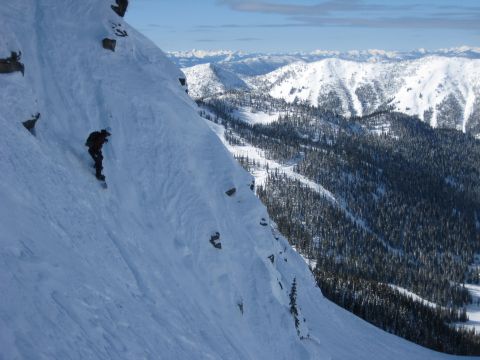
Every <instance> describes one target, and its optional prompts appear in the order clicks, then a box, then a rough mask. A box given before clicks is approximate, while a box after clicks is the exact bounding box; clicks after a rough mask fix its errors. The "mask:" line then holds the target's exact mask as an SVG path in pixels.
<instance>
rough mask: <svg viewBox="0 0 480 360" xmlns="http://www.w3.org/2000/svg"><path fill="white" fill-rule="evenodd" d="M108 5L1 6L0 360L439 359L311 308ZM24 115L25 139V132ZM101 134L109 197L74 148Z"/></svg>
mask: <svg viewBox="0 0 480 360" xmlns="http://www.w3.org/2000/svg"><path fill="white" fill-rule="evenodd" d="M132 3H133V4H132V5H131V6H136V4H135V2H132ZM110 5H111V3H110V2H109V1H107V0H82V1H73V0H42V1H38V0H15V1H4V2H3V3H2V6H1V7H0V31H1V34H2V37H1V38H0V57H4V56H7V55H9V52H10V51H11V50H21V51H22V53H23V59H22V60H23V62H24V63H25V67H26V73H25V77H22V75H21V74H20V73H16V74H8V75H5V74H2V75H0V97H1V101H0V125H1V131H0V294H1V295H0V359H2V360H11V359H35V360H42V359H49V360H50V359H62V360H65V359H115V360H119V359H135V360H136V359H262V360H263V359H355V360H359V359H443V358H445V359H446V358H450V357H449V356H446V355H442V354H439V353H435V352H433V351H429V350H426V349H423V348H421V347H419V346H416V345H414V344H412V343H409V342H407V341H405V340H402V339H400V338H398V337H395V336H393V335H390V334H387V333H385V332H383V331H381V330H378V329H376V328H375V327H373V326H371V325H369V324H367V323H365V322H363V321H362V320H359V319H357V318H355V317H354V316H353V315H351V314H349V313H348V312H346V311H344V310H342V309H340V308H339V307H337V306H335V305H333V304H332V303H330V302H329V301H327V300H325V299H324V298H323V297H322V294H321V292H320V290H319V289H318V288H317V287H316V286H315V283H314V280H313V278H312V275H311V273H310V272H309V270H308V268H307V266H306V264H305V263H304V261H303V260H302V258H301V257H300V256H299V255H298V254H296V253H295V252H294V251H293V250H292V249H291V248H289V247H288V244H287V242H286V240H285V239H283V238H282V237H279V239H278V240H276V239H275V236H274V235H273V234H272V228H270V227H268V226H267V227H264V226H260V225H259V222H260V220H261V218H262V217H264V218H267V219H268V216H267V213H266V210H265V208H264V207H263V206H262V205H261V203H260V202H259V200H258V199H257V198H256V197H255V196H254V194H253V193H252V192H251V191H250V189H249V188H248V184H249V183H250V181H251V178H250V176H249V175H248V174H247V173H246V172H244V171H243V170H242V169H241V168H240V166H239V165H238V164H236V162H235V161H234V159H233V158H232V157H231V155H229V154H228V152H227V150H226V149H225V148H224V146H223V145H222V143H221V142H220V140H219V139H218V138H217V136H216V135H215V133H214V132H213V131H211V130H210V129H209V128H208V126H207V125H206V124H205V122H204V121H202V120H201V119H200V118H199V116H198V115H197V109H196V108H195V105H194V104H193V102H192V101H191V100H190V99H189V98H188V96H187V95H186V94H185V91H184V89H183V88H182V87H181V86H180V84H179V81H178V78H179V77H181V76H182V75H181V73H180V71H179V70H178V69H177V68H175V67H174V66H173V65H172V64H171V63H170V62H169V61H168V60H167V59H166V57H165V56H164V54H163V53H162V52H161V51H160V50H158V49H157V48H156V47H155V46H154V45H153V44H152V43H151V42H150V41H148V40H146V39H145V38H144V37H143V36H141V35H140V34H138V33H137V32H136V31H135V30H134V29H131V28H130V27H129V26H128V25H126V24H125V23H124V22H123V20H122V19H120V18H118V17H117V15H116V14H115V13H114V12H112V10H111V9H110ZM138 6H139V5H138ZM112 22H114V23H117V24H121V26H122V28H123V29H125V30H127V31H128V33H129V36H128V37H126V38H117V40H118V44H117V51H116V52H115V53H113V52H110V51H107V50H104V49H103V48H102V47H101V45H100V43H101V39H102V38H104V37H106V36H110V37H113V34H112ZM36 112H40V113H41V119H40V121H39V122H38V125H37V136H36V137H34V136H32V135H31V134H30V133H29V132H28V131H26V129H25V128H24V127H23V126H22V124H21V121H24V120H26V119H28V118H29V117H30V116H31V114H32V113H36ZM107 126H108V127H111V132H112V134H113V135H112V137H111V140H110V142H109V143H108V144H106V145H105V149H104V150H105V151H104V155H105V162H104V165H105V175H106V177H107V182H108V185H109V187H108V189H103V188H102V187H101V186H100V185H99V183H98V181H97V180H96V179H95V178H94V176H93V169H92V168H91V160H90V159H89V156H88V154H87V152H86V148H85V147H84V142H85V139H86V137H87V136H88V134H89V133H90V132H91V131H94V130H98V129H101V128H104V127H107ZM233 186H235V187H236V188H237V192H236V194H235V195H234V196H233V197H228V196H226V195H225V191H226V190H228V189H229V188H231V187H233ZM216 231H218V232H219V233H220V234H221V239H220V240H221V243H222V249H221V250H218V249H216V248H214V247H213V246H212V245H211V244H210V243H209V239H210V236H211V235H212V233H214V232H216ZM280 252H282V255H281V256H280V255H279V253H280ZM271 254H275V261H274V263H273V264H272V263H271V262H270V260H269V259H268V258H267V257H268V256H269V255H271ZM294 277H296V279H297V283H298V288H297V290H298V298H297V303H298V307H299V312H300V315H299V316H300V320H301V326H300V334H301V336H303V337H305V338H306V339H303V340H302V339H300V337H299V336H298V335H297V332H296V330H295V327H294V321H293V318H292V316H291V314H290V312H289V297H288V293H289V291H290V286H291V284H292V281H293V279H294ZM280 284H281V285H282V287H283V288H282V287H281V286H280ZM242 304H243V314H242V312H241V311H240V308H241V306H240V305H242ZM304 318H305V319H306V320H305V322H304V321H303V319H304Z"/></svg>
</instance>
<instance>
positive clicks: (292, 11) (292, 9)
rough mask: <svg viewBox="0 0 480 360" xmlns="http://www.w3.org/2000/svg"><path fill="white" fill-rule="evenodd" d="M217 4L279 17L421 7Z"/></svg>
mask: <svg viewBox="0 0 480 360" xmlns="http://www.w3.org/2000/svg"><path fill="white" fill-rule="evenodd" d="M217 4H219V5H226V6H228V7H230V9H232V10H235V11H242V12H256V13H268V14H278V15H329V14H331V13H334V12H358V11H373V12H381V11H393V10H412V9H415V8H417V7H419V5H417V4H413V5H384V4H365V3H364V2H363V1H362V0H328V1H324V2H322V3H318V4H315V5H297V4H279V3H274V2H263V1H240V0H218V1H217Z"/></svg>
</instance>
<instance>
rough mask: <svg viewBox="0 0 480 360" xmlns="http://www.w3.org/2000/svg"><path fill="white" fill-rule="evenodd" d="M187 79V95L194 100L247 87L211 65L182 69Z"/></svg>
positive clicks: (224, 70) (240, 80)
mask: <svg viewBox="0 0 480 360" xmlns="http://www.w3.org/2000/svg"><path fill="white" fill-rule="evenodd" d="M183 72H184V73H185V76H186V77H187V79H188V87H189V94H190V95H191V96H192V97H193V98H194V99H195V98H200V97H204V96H212V95H215V94H219V93H223V92H225V91H227V90H232V89H247V88H248V86H247V84H245V82H244V81H243V80H242V79H240V77H238V76H237V75H235V74H234V73H232V72H230V71H228V70H226V69H223V68H222V67H220V66H217V65H213V64H202V65H196V66H193V67H191V68H186V69H183Z"/></svg>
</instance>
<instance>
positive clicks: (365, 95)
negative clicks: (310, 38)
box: [169, 47, 480, 136]
mask: <svg viewBox="0 0 480 360" xmlns="http://www.w3.org/2000/svg"><path fill="white" fill-rule="evenodd" d="M169 56H170V57H171V59H172V60H174V62H177V63H178V64H180V65H183V66H184V68H183V71H184V72H185V74H186V76H187V80H188V83H189V88H190V92H191V95H192V97H194V98H200V97H206V96H212V95H214V94H218V93H221V92H224V91H227V90H232V89H238V90H247V89H248V90H249V91H259V92H263V93H268V94H270V95H271V96H273V97H275V98H282V99H285V100H286V101H288V102H294V101H306V102H308V103H310V104H311V105H313V106H319V107H323V108H328V109H329V110H332V111H334V112H336V113H339V114H342V115H345V116H361V115H366V114H370V113H372V112H375V111H377V110H381V109H391V110H395V111H399V112H403V113H406V114H410V115H418V116H419V117H420V118H421V119H422V120H424V121H426V122H428V123H429V124H430V125H432V126H433V127H446V128H454V129H457V130H461V131H464V132H470V133H472V134H474V135H476V136H479V134H480V49H479V48H468V47H462V48H456V49H445V50H437V51H427V50H416V51H413V52H408V53H402V52H387V51H380V50H368V51H350V52H345V53H341V52H331V51H316V52H313V53H305V54H303V53H298V54H276V55H265V54H244V53H238V52H228V51H220V52H199V51H192V52H184V53H170V54H169ZM195 63H197V65H193V66H189V67H185V65H187V64H188V65H189V64H195Z"/></svg>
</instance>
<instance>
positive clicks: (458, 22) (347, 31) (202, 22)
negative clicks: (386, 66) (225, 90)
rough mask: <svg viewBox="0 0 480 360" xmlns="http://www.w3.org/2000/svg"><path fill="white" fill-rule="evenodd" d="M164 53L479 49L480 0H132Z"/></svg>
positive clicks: (131, 17)
mask: <svg viewBox="0 0 480 360" xmlns="http://www.w3.org/2000/svg"><path fill="white" fill-rule="evenodd" d="M130 3H131V4H130V8H129V11H128V12H127V16H126V18H127V21H129V22H130V23H131V24H132V25H133V26H135V27H136V28H137V29H139V30H140V31H141V32H143V33H144V34H145V35H147V36H148V37H150V38H151V39H152V40H153V41H154V42H155V43H157V44H158V45H159V46H160V47H161V48H162V49H164V50H167V51H168V50H190V49H194V48H195V49H206V50H214V49H228V50H244V51H258V52H285V51H311V50H315V49H328V50H341V51H344V50H351V49H359V50H361V49H373V48H375V49H386V50H411V49H416V48H422V47H423V48H427V49H438V48H445V47H456V46H460V45H469V46H480V0H436V1H435V0H245V1H240V0H131V1H130Z"/></svg>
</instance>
